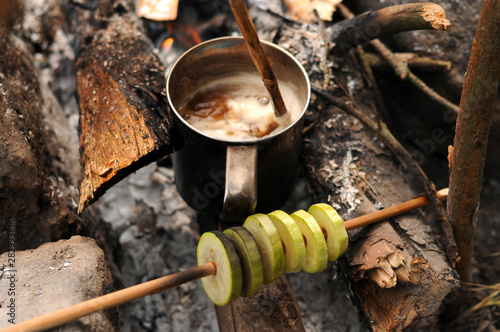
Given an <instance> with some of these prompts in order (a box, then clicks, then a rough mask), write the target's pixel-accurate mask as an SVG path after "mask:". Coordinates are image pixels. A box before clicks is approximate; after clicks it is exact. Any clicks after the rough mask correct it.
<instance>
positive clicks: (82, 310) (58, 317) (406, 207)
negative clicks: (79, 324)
mask: <svg viewBox="0 0 500 332" xmlns="http://www.w3.org/2000/svg"><path fill="white" fill-rule="evenodd" d="M437 194H438V198H439V199H441V200H444V199H446V197H448V188H446V189H441V190H440V191H438V192H437ZM428 204H429V200H428V199H427V197H419V198H415V199H412V200H410V201H407V202H404V203H401V204H398V205H395V206H392V207H388V208H386V209H383V210H379V211H376V212H373V213H369V214H367V215H364V216H361V217H357V218H354V219H350V220H347V221H345V222H344V226H345V228H346V230H352V229H354V228H358V227H362V226H366V225H369V224H372V223H375V222H377V221H381V220H385V219H387V218H391V217H394V216H396V215H399V214H402V213H405V212H408V211H410V210H413V209H417V208H420V207H423V206H426V205H428ZM216 273H217V267H216V266H215V263H214V262H209V263H206V264H203V265H200V266H197V267H194V268H191V269H189V270H186V271H183V272H179V273H175V274H171V275H168V276H165V277H162V278H158V279H154V280H151V281H147V282H145V283H142V284H139V285H136V286H132V287H128V288H125V289H122V290H119V291H116V292H114V293H110V294H107V295H104V296H101V297H97V298H95V299H91V300H88V301H85V302H82V303H79V304H75V305H73V306H71V307H68V308H64V309H60V310H57V311H55V312H52V313H49V314H46V315H43V316H40V317H36V318H33V319H30V320H27V321H24V322H21V323H19V324H16V325H12V326H10V327H7V328H5V329H2V330H0V332H8V331H41V330H45V329H49V328H52V327H56V326H59V325H62V324H65V323H68V322H70V321H72V320H75V319H77V318H80V317H83V316H86V315H89V314H91V313H94V312H97V311H100V310H105V309H108V308H111V307H114V306H118V305H120V304H124V303H127V302H130V301H132V300H136V299H138V298H141V297H144V296H147V295H151V294H154V293H158V292H161V291H163V290H165V289H169V288H173V287H175V286H179V285H182V284H184V283H187V282H191V281H194V280H197V279H201V278H203V277H207V276H210V275H215V274H216Z"/></svg>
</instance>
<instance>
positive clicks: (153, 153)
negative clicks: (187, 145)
mask: <svg viewBox="0 0 500 332" xmlns="http://www.w3.org/2000/svg"><path fill="white" fill-rule="evenodd" d="M77 66H78V69H77V88H78V99H79V106H80V124H81V126H80V148H81V157H82V163H83V165H84V178H83V180H82V182H81V185H80V202H79V205H78V211H79V212H81V211H82V210H83V209H84V208H85V207H86V206H88V205H89V204H91V203H92V202H94V201H95V200H96V199H98V198H99V197H100V196H101V195H102V194H103V193H104V192H105V191H106V190H107V189H108V188H110V187H111V186H112V185H114V184H115V183H117V182H118V181H120V180H121V179H122V178H123V177H125V176H127V175H128V174H130V173H132V172H134V171H135V170H137V169H139V168H140V167H142V166H145V165H147V164H148V163H150V162H152V161H155V160H157V159H159V158H161V157H162V156H164V155H166V154H168V153H170V152H171V146H170V138H169V134H168V121H167V114H166V112H167V107H168V106H167V102H166V100H165V96H164V89H165V78H164V72H165V68H164V66H163V64H162V62H161V61H160V59H159V58H158V56H157V55H156V54H155V53H154V52H153V45H152V43H151V41H150V40H149V39H148V38H147V37H146V36H144V35H143V33H142V32H141V29H140V28H139V26H138V25H137V23H136V22H135V21H134V20H133V19H132V18H131V17H129V16H127V15H118V14H115V15H113V16H112V17H111V18H109V19H108V20H107V22H106V25H105V28H104V29H102V30H99V31H97V32H95V33H94V35H93V36H92V37H91V41H90V42H89V43H88V44H87V45H84V46H83V49H82V51H81V54H80V56H79V58H78V63H77Z"/></svg>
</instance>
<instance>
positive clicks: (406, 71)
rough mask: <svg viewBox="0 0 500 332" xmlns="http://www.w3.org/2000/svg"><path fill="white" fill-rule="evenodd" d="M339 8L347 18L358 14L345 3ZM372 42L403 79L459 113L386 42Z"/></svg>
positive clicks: (456, 107)
mask: <svg viewBox="0 0 500 332" xmlns="http://www.w3.org/2000/svg"><path fill="white" fill-rule="evenodd" d="M337 8H341V9H342V10H341V11H340V12H341V13H342V15H344V16H345V18H347V19H353V18H355V17H356V16H354V14H353V13H352V12H351V11H350V10H349V8H347V7H346V6H345V5H343V4H339V5H338V6H337ZM370 44H371V45H372V46H373V47H374V48H375V49H376V50H377V51H378V52H379V54H380V55H381V56H382V57H383V58H384V59H385V60H386V61H387V62H388V63H389V64H390V65H391V67H392V68H393V69H394V71H395V72H396V75H397V76H398V77H399V78H400V79H401V80H403V81H408V82H410V83H411V84H413V85H414V86H415V87H416V88H418V89H419V90H420V91H422V92H423V93H425V94H426V95H427V96H429V98H431V99H432V100H434V101H435V102H437V103H439V104H441V105H443V106H444V107H446V108H447V109H450V110H452V111H453V113H454V114H455V115H458V106H457V105H455V104H453V103H452V102H450V101H449V100H447V99H446V98H444V97H443V96H441V95H439V94H438V93H437V92H436V91H434V90H433V89H432V88H430V87H429V86H428V85H427V84H425V83H424V82H423V81H422V80H421V79H420V78H418V77H417V76H416V75H415V74H413V73H412V71H411V70H410V68H409V67H408V65H407V64H406V63H404V62H403V61H400V60H399V59H398V57H397V56H396V55H395V54H394V53H393V52H392V51H391V50H390V49H389V48H388V47H387V46H385V44H384V43H382V42H381V41H380V40H379V39H373V40H371V41H370Z"/></svg>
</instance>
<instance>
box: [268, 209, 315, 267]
mask: <svg viewBox="0 0 500 332" xmlns="http://www.w3.org/2000/svg"><path fill="white" fill-rule="evenodd" d="M268 216H269V218H271V221H272V222H273V224H274V226H275V227H276V229H277V230H278V233H279V235H280V238H281V243H282V244H283V250H284V252H285V266H284V272H285V273H293V272H299V271H300V270H301V269H302V265H304V262H305V260H306V245H305V243H304V238H303V237H302V233H301V232H300V229H299V227H298V226H297V223H295V221H294V220H293V218H292V217H290V215H288V214H287V213H285V212H283V211H281V210H277V211H274V212H271V213H269V214H268Z"/></svg>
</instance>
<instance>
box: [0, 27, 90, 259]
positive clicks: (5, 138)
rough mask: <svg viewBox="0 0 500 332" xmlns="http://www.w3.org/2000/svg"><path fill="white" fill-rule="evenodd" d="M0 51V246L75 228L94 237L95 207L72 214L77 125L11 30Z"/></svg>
mask: <svg viewBox="0 0 500 332" xmlns="http://www.w3.org/2000/svg"><path fill="white" fill-rule="evenodd" d="M0 55H1V56H0V91H1V93H0V128H1V130H0V211H2V213H1V215H0V252H4V251H6V250H7V247H8V246H9V245H13V244H15V249H17V250H24V249H28V248H36V247H38V246H39V245H40V244H42V243H45V242H49V241H56V240H59V239H61V238H68V237H70V236H72V235H75V234H82V235H89V236H93V237H95V232H96V228H97V220H98V218H95V215H94V212H92V211H88V213H85V214H82V215H77V214H76V207H77V203H76V202H77V199H78V190H77V187H78V181H79V178H80V170H81V169H80V164H79V162H78V148H77V146H78V142H77V133H76V131H75V132H73V131H72V130H71V127H70V126H69V125H68V122H67V119H66V117H65V115H64V113H63V111H62V109H61V107H60V106H59V104H58V102H57V99H56V98H55V96H54V95H53V94H52V92H51V91H50V90H49V88H48V87H47V86H46V85H45V84H43V83H42V82H40V81H39V79H38V72H37V70H36V67H35V65H34V59H33V58H32V56H31V52H30V50H29V48H28V46H27V45H26V44H25V43H24V42H23V41H22V40H21V39H19V38H17V37H15V36H14V34H12V33H11V34H8V35H7V36H6V37H5V40H4V42H2V43H0ZM8 239H9V240H10V241H8ZM12 240H14V242H12ZM11 248H12V247H11Z"/></svg>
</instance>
